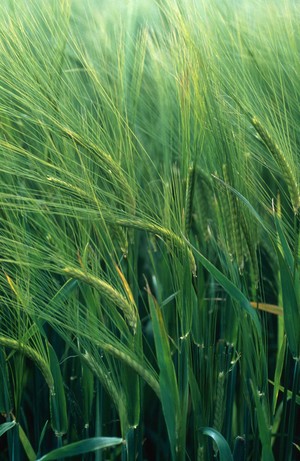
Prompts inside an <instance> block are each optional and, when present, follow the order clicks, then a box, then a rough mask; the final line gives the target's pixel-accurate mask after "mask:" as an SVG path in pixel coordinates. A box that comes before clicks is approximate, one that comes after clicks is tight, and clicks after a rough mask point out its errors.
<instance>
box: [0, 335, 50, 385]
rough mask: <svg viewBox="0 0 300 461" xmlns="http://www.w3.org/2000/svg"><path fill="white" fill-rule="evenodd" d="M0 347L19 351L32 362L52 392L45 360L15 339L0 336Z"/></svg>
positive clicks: (48, 368) (48, 369)
mask: <svg viewBox="0 0 300 461" xmlns="http://www.w3.org/2000/svg"><path fill="white" fill-rule="evenodd" d="M0 345H1V346H4V347H8V348H10V349H14V350H16V351H19V352H21V353H22V354H24V355H25V356H26V357H28V358H29V359H30V360H32V361H33V362H34V363H35V364H36V366H37V367H38V368H39V370H40V371H41V373H42V375H43V376H44V379H45V381H46V383H47V385H48V387H49V389H50V392H53V391H54V381H53V377H52V373H51V370H50V367H49V365H48V363H47V362H46V360H45V359H44V358H43V357H42V356H41V355H40V354H39V353H38V352H37V351H36V350H35V349H33V348H32V347H30V346H28V344H24V343H22V342H20V341H16V340H15V339H12V338H8V337H6V336H0Z"/></svg>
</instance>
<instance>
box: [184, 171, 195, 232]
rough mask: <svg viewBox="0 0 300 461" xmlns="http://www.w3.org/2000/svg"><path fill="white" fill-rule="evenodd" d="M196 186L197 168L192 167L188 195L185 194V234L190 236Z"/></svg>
mask: <svg viewBox="0 0 300 461" xmlns="http://www.w3.org/2000/svg"><path fill="white" fill-rule="evenodd" d="M194 185H195V168H194V165H191V166H190V167H189V169H188V176H187V184H186V193H185V232H186V235H188V233H189V231H190V228H191V222H192V209H193V195H194Z"/></svg>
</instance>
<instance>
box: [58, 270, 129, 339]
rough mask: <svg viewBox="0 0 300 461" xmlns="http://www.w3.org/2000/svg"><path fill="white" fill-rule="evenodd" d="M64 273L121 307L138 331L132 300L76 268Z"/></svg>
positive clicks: (102, 281)
mask: <svg viewBox="0 0 300 461" xmlns="http://www.w3.org/2000/svg"><path fill="white" fill-rule="evenodd" d="M62 272H63V273H64V274H66V275H68V276H69V277H72V278H76V279H78V280H81V281H83V282H85V283H87V284H88V285H91V286H92V287H94V288H95V289H96V290H98V291H99V293H101V294H102V295H103V296H104V298H105V299H106V300H108V301H110V302H111V303H112V304H114V305H115V306H117V307H119V308H120V309H121V310H122V311H123V314H124V316H125V318H126V320H127V322H128V324H129V325H130V327H131V328H132V329H133V331H134V332H135V331H136V326H137V308H136V306H135V304H134V303H133V302H132V300H127V299H126V298H125V297H124V296H123V295H122V294H121V293H120V292H119V291H117V290H116V289H115V288H113V287H112V286H111V285H109V283H107V282H105V281H104V280H101V279H99V278H98V277H95V276H94V275H92V274H88V273H86V272H83V271H82V270H80V269H78V268H76V267H65V268H63V269H62Z"/></svg>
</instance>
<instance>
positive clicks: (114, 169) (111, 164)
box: [59, 126, 136, 213]
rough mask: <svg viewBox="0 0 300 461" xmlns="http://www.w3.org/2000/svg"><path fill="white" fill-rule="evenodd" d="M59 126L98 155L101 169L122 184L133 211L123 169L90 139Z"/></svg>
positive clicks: (130, 192) (68, 135)
mask: <svg viewBox="0 0 300 461" xmlns="http://www.w3.org/2000/svg"><path fill="white" fill-rule="evenodd" d="M59 128H60V129H61V130H62V132H63V133H64V134H65V135H66V136H67V137H69V138H70V139H72V141H74V142H75V144H76V145H78V146H81V147H83V148H87V149H89V150H90V151H92V152H93V153H95V154H96V155H97V156H98V157H100V159H101V161H102V162H103V166H104V168H103V170H104V171H106V172H107V173H108V174H109V175H110V176H111V177H116V178H117V179H118V182H119V183H120V184H122V187H123V188H124V191H125V193H126V198H127V203H128V205H129V210H130V211H131V212H132V213H134V211H135V206H136V203H135V198H134V196H133V193H132V190H131V188H130V187H129V185H128V182H127V180H126V177H125V175H124V173H123V170H122V169H121V167H120V166H119V165H118V163H116V162H115V161H114V160H113V158H112V157H111V156H110V155H109V154H107V153H105V152H103V151H102V150H100V149H99V148H98V147H97V146H96V145H95V144H93V143H92V142H91V141H89V142H88V143H87V141H86V140H85V139H84V140H83V139H81V137H80V136H79V135H78V134H77V133H75V132H74V131H72V130H70V129H68V128H66V127H62V126H59Z"/></svg>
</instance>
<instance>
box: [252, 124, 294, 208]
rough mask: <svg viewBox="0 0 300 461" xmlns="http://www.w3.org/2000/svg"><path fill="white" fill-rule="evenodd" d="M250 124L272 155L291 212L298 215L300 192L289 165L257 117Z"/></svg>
mask: <svg viewBox="0 0 300 461" xmlns="http://www.w3.org/2000/svg"><path fill="white" fill-rule="evenodd" d="M251 123H252V125H253V126H254V128H255V129H256V131H257V133H258V134H259V136H260V137H261V139H262V141H263V142H264V144H265V146H266V147H267V148H268V149H269V151H270V153H271V154H272V156H273V158H274V160H275V161H276V163H277V164H278V166H279V168H280V170H281V172H282V177H283V179H284V180H285V182H286V184H287V187H288V190H289V194H290V198H291V202H292V206H293V210H294V213H295V214H298V211H299V207H300V191H299V185H298V183H297V180H296V177H295V175H294V173H293V170H292V168H291V165H290V164H289V162H288V160H287V158H286V156H285V155H284V153H283V152H282V151H281V149H280V148H279V146H278V145H277V144H276V143H275V141H274V140H273V139H272V138H271V136H270V134H269V132H268V131H267V130H266V129H265V127H264V126H263V125H262V124H261V122H260V121H259V120H258V118H257V117H255V116H254V117H252V118H251Z"/></svg>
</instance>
